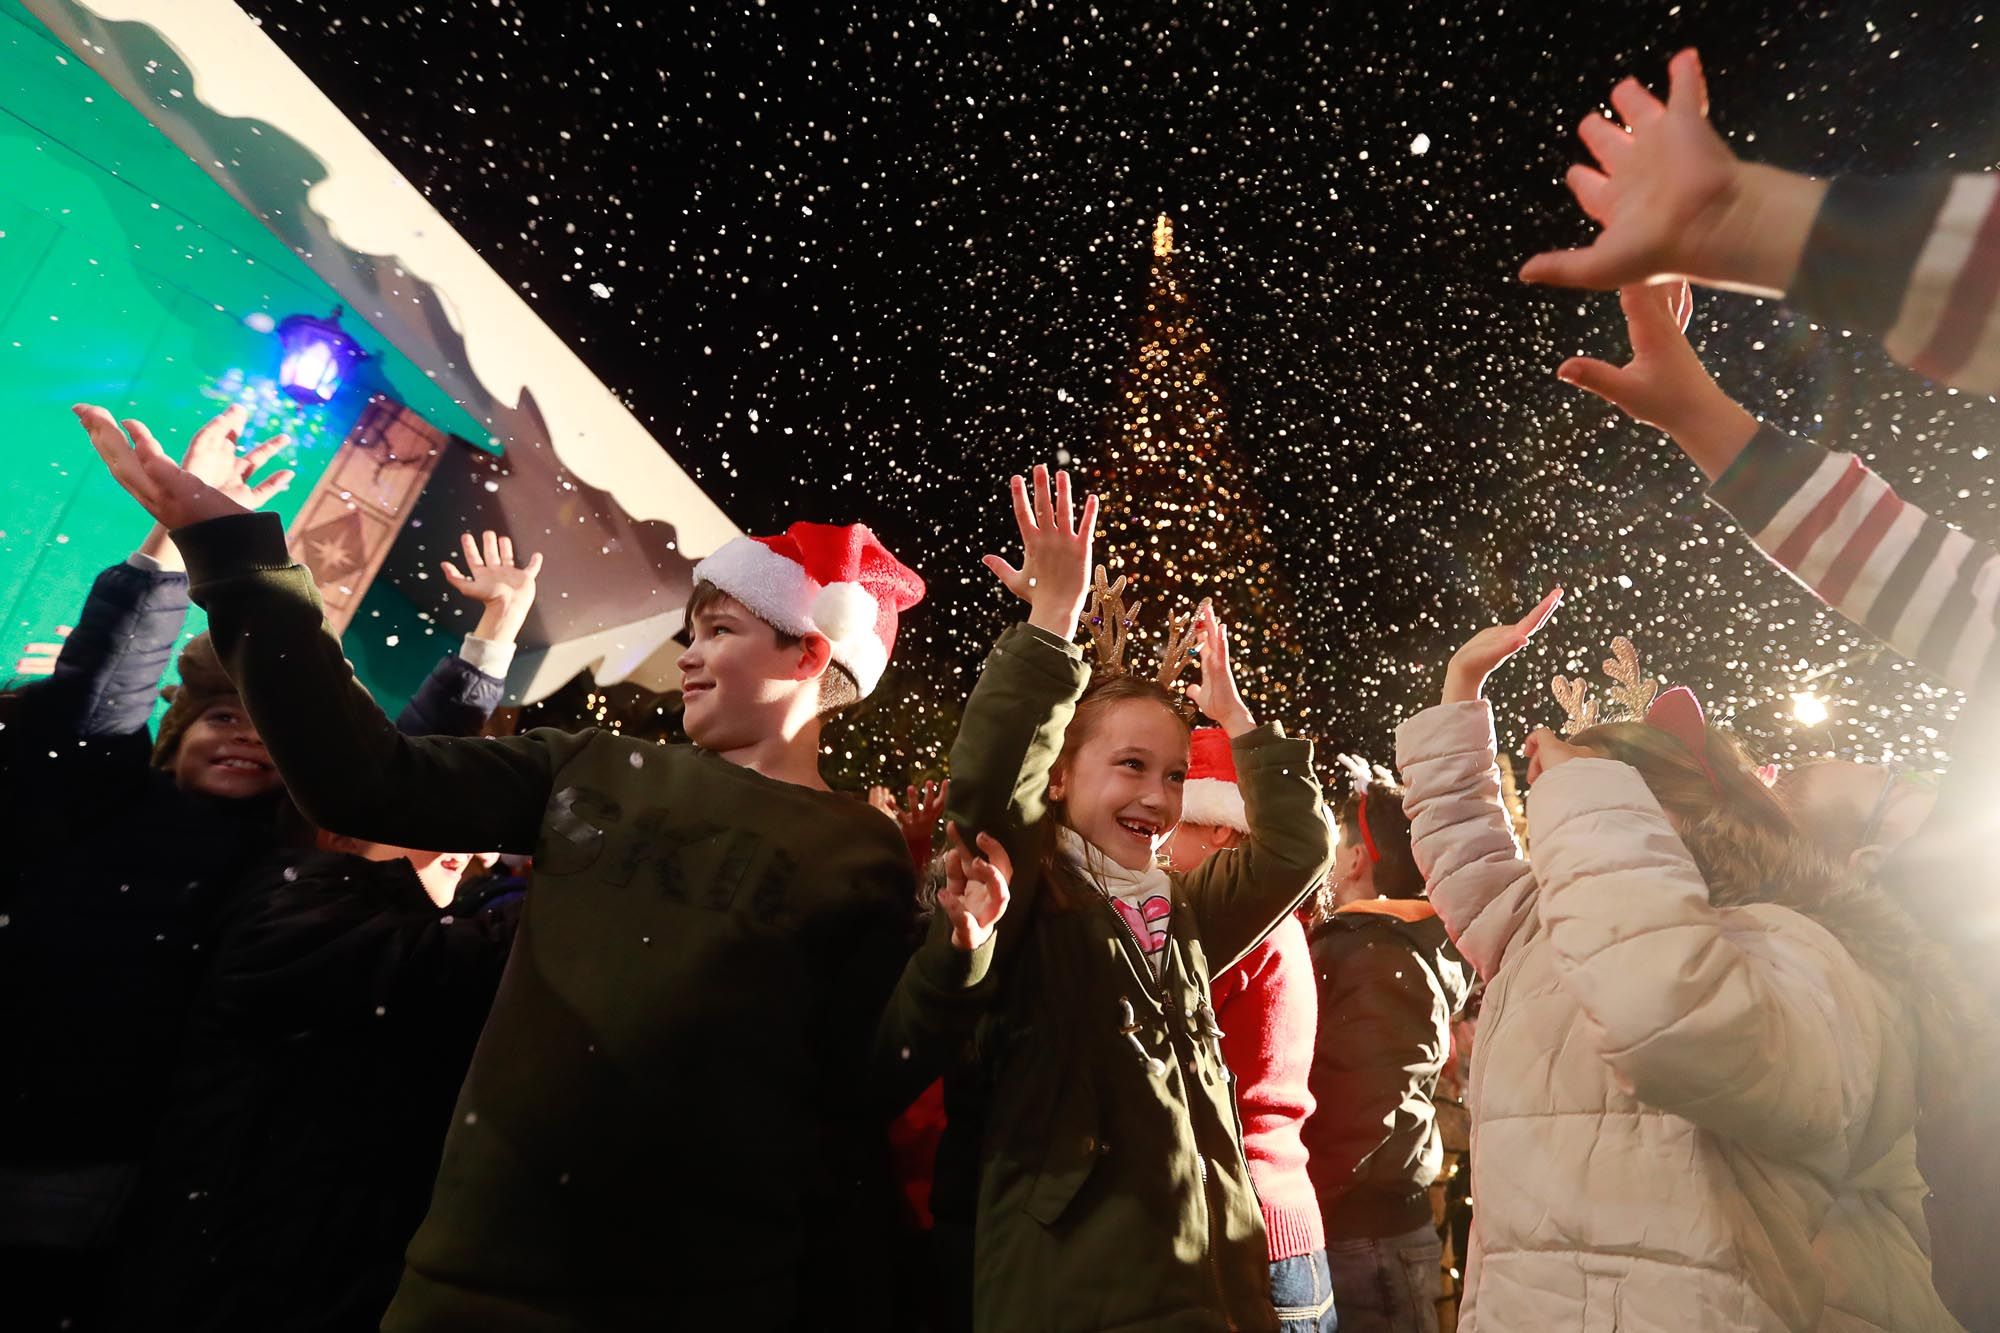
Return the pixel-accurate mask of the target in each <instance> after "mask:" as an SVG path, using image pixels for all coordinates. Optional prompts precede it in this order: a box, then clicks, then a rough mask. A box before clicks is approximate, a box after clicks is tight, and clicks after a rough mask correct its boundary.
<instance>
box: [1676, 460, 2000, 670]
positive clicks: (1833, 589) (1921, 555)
mask: <svg viewBox="0 0 2000 1333" xmlns="http://www.w3.org/2000/svg"><path fill="white" fill-rule="evenodd" d="M1709 498H1710V499H1711V500H1713V501H1715V503H1717V504H1718V505H1720V506H1722V508H1724V509H1726V510H1727V511H1728V512H1729V514H1730V516H1731V517H1732V518H1734V519H1735V520H1736V521H1737V522H1738V523H1739V524H1741V525H1742V527H1743V530H1744V532H1746V533H1747V534H1749V537H1750V540H1751V541H1753V542H1755V543H1756V544H1757V546H1758V547H1759V548H1760V549H1761V550H1762V551H1763V552H1764V554H1766V555H1768V556H1769V557H1771V559H1772V560H1774V561H1776V562H1777V563H1778V564H1779V565H1782V566H1783V567H1784V568H1785V569H1786V570H1788V571H1790V573H1791V574H1792V575H1793V577H1795V578H1797V579H1798V580H1799V582H1801V583H1803V584H1805V585H1806V587H1807V588H1808V589H1810V590H1811V591H1812V592H1813V593H1814V595H1816V596H1817V597H1819V599H1820V600H1821V601H1823V602H1825V603H1826V604H1827V605H1829V606H1831V607H1833V608H1834V609H1835V610H1837V611H1839V612H1840V613H1841V614H1842V615H1844V616H1846V617H1847V618H1848V619H1849V620H1852V621H1854V622H1855V623H1856V624H1858V625H1860V626H1861V627H1863V628H1864V629H1866V630H1867V631H1868V632H1869V633H1871V634H1873V635H1874V636H1875V637H1876V638H1878V639H1880V640H1882V641H1883V642H1885V643H1887V644H1888V645H1889V646H1890V647H1892V648H1894V649H1895V650H1896V651H1897V652H1899V653H1902V654H1903V655H1904V656H1905V657H1908V658H1910V659H1911V660H1912V661H1914V662H1916V663H1917V664H1918V665H1919V666H1922V667H1923V668H1924V669H1925V670H1927V671H1930V672H1931V673H1933V674H1934V675H1937V676H1939V677H1940V678H1942V679H1943V680H1945V681H1946V682H1948V683H1949V684H1951V685H1953V686H1955V687H1957V688H1958V689H1962V690H1972V689H1975V688H1977V687H1978V686H1980V685H1981V684H1983V683H1986V682H1989V681H1991V680H1993V679H1994V678H1995V673H1996V671H2000V662H1996V654H1995V651H1994V649H1995V644H1996V640H2000V634H1996V630H1997V629H2000V554H1996V553H1995V552H1994V550H1993V548H1992V547H1990V546H1987V545H1985V544H1983V543H1981V542H1975V541H1974V540H1972V538H1970V537H1968V536H1966V535H1965V534H1964V533H1962V532H1960V531H1959V530H1958V529H1957V528H1954V527H1951V526H1950V525H1948V524H1946V523H1943V522H1940V521H1939V520H1937V519H1934V518H1932V517H1931V516H1930V515H1929V514H1926V513H1924V511H1923V510H1921V509H1918V508H1917V507H1916V506H1914V505H1910V504H1905V503H1904V502H1903V501H1902V500H1901V499H1899V498H1898V497H1897V495H1896V493H1895V491H1893V490H1891V489H1890V488H1889V484H1888V483H1887V482H1885V481H1883V480H1882V479H1881V478H1880V477H1878V476H1876V475H1875V474H1874V473H1873V472H1871V471H1869V470H1868V468H1867V467H1866V466H1864V465H1863V464H1862V462H1861V460H1860V459H1859V458H1856V457H1855V456H1854V455H1852V454H1842V453H1833V452H1830V451H1828V450H1826V449H1822V448H1820V447H1819V446H1818V445H1816V444H1813V443H1810V442H1809V441H1806V440H1800V439H1795V438H1793V437H1792V436H1790V435H1786V434H1785V433H1784V432H1782V431H1779V430H1774V429H1773V428H1771V427H1770V426H1765V427H1763V428H1762V429H1761V430H1759V431H1758V432H1757V435H1756V438H1755V439H1753V440H1751V442H1750V444H1749V446H1748V447H1747V448H1745V449H1744V450H1743V453H1742V454H1741V455H1740V456H1739V457H1738V458H1737V460H1736V462H1735V463H1733V464H1732V465H1731V466H1730V468H1729V470H1728V471H1727V472H1725V473H1723V474H1722V476H1721V477H1719V478H1717V480H1716V482H1715V485H1714V486H1713V487H1711V488H1710V490H1709Z"/></svg>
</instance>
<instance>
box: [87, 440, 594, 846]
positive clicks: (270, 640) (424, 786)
mask: <svg viewBox="0 0 2000 1333" xmlns="http://www.w3.org/2000/svg"><path fill="white" fill-rule="evenodd" d="M78 416H79V418H80V419H81V420H82V421H83V424H84V427H85V429H86V431H87V432H88V434H89V436H90V442H91V445H92V447H93V448H94V449H96V451H97V453H98V456H99V457H100V458H101V459H103V461H104V463H105V466H106V467H107V468H109V469H110V471H111V473H112V475H113V476H114V477H115V478H117V480H118V482H119V484H120V485H122V486H123V487H124V488H125V489H126V490H127V492H128V493H130V494H131V495H132V496H133V498H134V499H135V500H137V501H138V502H139V503H140V504H141V505H143V506H144V507H145V508H146V509H147V511H148V512H150V513H151V514H152V515H153V517H154V518H155V519H156V520H158V521H159V522H161V523H163V524H165V525H166V526H167V527H168V528H169V529H170V530H171V531H172V532H173V535H174V543H175V545H176V546H178V547H179V548H180V550H181V553H182V555H183V556H184V557H185V558H186V559H187V562H188V568H189V572H190V585H191V590H192V593H193V596H194V599H195V601H196V602H198V603H199V604H201V605H202V606H204V607H206V608H207V610H208V615H209V634H210V635H211V637H212V638H213V639H214V641H215V648H216V652H217V654H218V655H219V656H220V657H221V658H222V661H223V663H224V665H225V666H226V667H227V668H228V670H229V675H230V679H232V680H234V681H235V682H236V685H237V688H238V689H239V690H241V691H242V694H243V702H244V706H245V707H246V708H248V709H249V710H250V715H251V718H252V719H253V720H254V721H255V722H256V724H257V731H258V734H259V735H260V736H261V737H262V738H263V740H264V743H265V746H266V747H267V748H268V749H269V750H270V753H271V758H272V760H273V761H274V762H275V763H276V764H277V766H278V771H279V772H280V773H281V774H282V775H283V776H284V779H285V785H286V787H287V789H288V790H289V791H290V793H291V795H292V799H293V800H294V801H295V802H296V803H297V804H298V806H299V808H300V810H302V811H303V812H304V813H305V814H306V816H307V817H308V818H310V819H312V820H313V821H314V822H315V823H317V824H319V825H320V826H321V827H323V828H329V829H332V830H335V831H336V832H340V833H345V834H348V835H350V836H352V837H357V838H364V839H367V840H368V841H370V842H386V843H392V844H395V845H397V846H401V847H418V848H433V849H441V850H447V851H450V850H459V849H463V848H466V847H479V848H490V849H493V850H497V851H510V852H532V851H533V850H534V848H535V838H536V834H537V832H538V831H539V829H540V827H541V821H542V814H543V811H544V809H545V808H546V807H547V805H548V801H549V795H550V787H551V784H552V781H553V778H554V774H555V772H556V770H557V769H558V768H559V767H560V766H561V765H562V763H564V762H566V760H567V758H568V757H569V756H570V755H572V754H574V753H575V752H577V751H578V750H580V749H581V748H582V747H583V746H584V745H586V744H588V743H589V734H588V733H586V734H585V735H583V736H566V735H562V734H559V733H555V732H549V731H537V732H534V733H531V734H529V735H527V736H520V737H510V738H508V739H506V740H457V739H443V738H425V739H417V740H413V739H410V738H408V737H405V736H402V735H400V734H399V733H398V732H397V731H396V729H395V727H394V726H392V725H390V722H389V719H388V718H387V717H386V716H385V715H384V714H383V712H382V710H381V709H380V708H379V707H377V706H376V704H375V701H374V700H373V699H371V698H370V697H369V695H368V692H367V691H366V690H364V689H363V688H361V685H360V684H359V682H357V681H356V680H355V679H354V671H353V668H352V667H350V666H349V665H348V663H347V660H346V659H345V658H344V657H343V656H342V655H341V652H340V644H339V641H338V640H336V639H335V638H334V637H333V636H332V635H331V634H329V633H327V632H326V629H325V626H324V623H323V621H322V619H321V617H320V610H319V599H318V596H317V594H316V592H315V591H314V588H313V582H312V576H311V574H310V573H309V572H308V571H307V570H305V569H304V568H302V567H301V566H299V565H297V564H295V563H293V561H292V558H291V554H290V552H289V551H287V550H286V548H285V534H284V529H283V528H282V527H281V526H280V525H279V523H278V521H277V519H276V518H274V517H272V516H270V515H265V514H252V513H250V512H248V511H247V510H245V509H244V508H243V507H242V506H241V505H240V504H238V503H236V502H235V501H234V500H232V499H230V498H229V497H228V496H226V495H223V494H222V493H220V492H219V491H217V490H216V489H215V488H213V487H211V486H209V485H207V484H205V483H204V482H202V481H201V480H200V479H199V478H197V477H193V476H190V475H189V474H188V473H186V472H185V471H183V470H182V469H181V468H179V467H177V466H176V465H175V464H174V462H173V460H172V459H170V458H168V457H167V456H166V453H165V451H164V450H162V449H161V448H160V446H159V444H158V442H157V441H155V440H154V439H153V437H152V434H151V432H149V431H147V430H146V428H145V426H144V425H143V424H141V423H139V422H136V421H134V422H127V423H126V428H127V430H129V431H130V433H131V436H132V440H131V441H130V442H128V441H127V439H126V435H125V433H124V432H123V431H121V430H120V429H119V427H118V426H117V425H116V424H114V423H113V422H112V420H111V417H110V414H109V413H106V412H104V411H103V410H102V409H80V410H79V412H78Z"/></svg>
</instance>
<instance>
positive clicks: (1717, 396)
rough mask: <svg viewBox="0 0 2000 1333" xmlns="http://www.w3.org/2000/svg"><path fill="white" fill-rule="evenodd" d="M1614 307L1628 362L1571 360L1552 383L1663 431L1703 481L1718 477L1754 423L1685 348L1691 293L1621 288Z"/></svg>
mask: <svg viewBox="0 0 2000 1333" xmlns="http://www.w3.org/2000/svg"><path fill="white" fill-rule="evenodd" d="M1618 304H1619V306H1620V307H1621V308H1622V309H1623V310H1624V311H1625V330H1626V333H1627V334H1628V335H1629V336H1630V338H1631V340H1632V359H1631V360H1630V361H1628V362H1626V363H1625V364H1624V365H1623V366H1614V365H1612V364H1611V363H1610V362H1608V361H1600V360H1598V359H1597V358H1596V357H1589V356H1573V357H1571V358H1570V359H1569V360H1567V361H1565V362H1563V363H1562V365H1560V366H1558V367H1557V368H1556V377H1557V378H1558V379H1560V380H1562V381H1563V382H1564V383H1566V384H1574V385H1575V386H1576V387H1578V388H1579V389H1585V390H1588V391H1589V392H1591V393H1594V394H1596V395H1597V396H1598V397H1599V398H1602V399H1604V400H1605V401H1606V402H1608V403H1610V404H1611V405H1612V406H1613V407H1615V408H1617V409H1618V410H1619V411H1621V412H1623V413H1624V414H1625V415H1626V416H1628V417H1631V418H1632V419H1633V420H1634V421H1637V422H1640V423H1641V424H1643V425H1647V426H1651V427H1653V428H1654V429H1656V430H1663V431H1665V432H1666V433H1667V434H1669V435H1671V436H1673V438H1674V442H1675V443H1676V444H1678V445H1680V447H1681V449H1682V450H1683V451H1684V452H1686V454H1687V455H1688V457H1689V458H1691V459H1692V460H1694V463H1695V465H1696V466H1697V467H1699V468H1701V470H1702V471H1703V472H1705V473H1706V474H1708V476H1709V477H1710V479H1714V478H1716V477H1719V476H1721V475H1722V474H1723V472H1724V471H1725V470H1727V469H1728V467H1729V465H1730V464H1731V463H1733V462H1735V461H1736V456H1737V455H1738V454H1739V453H1741V452H1743V446H1744V445H1746V444H1748V443H1749V442H1750V439H1751V437H1752V436H1754V435H1755V434H1756V433H1757V418H1755V417H1753V416H1751V415H1750V413H1748V412H1747V411H1745V410H1744V409H1743V408H1742V407H1741V406H1740V405H1739V404H1738V403H1737V402H1736V401H1735V400H1734V399H1732V398H1730V396H1729V395H1728V394H1726V393H1724V392H1723V391H1722V388H1721V386H1720V385H1718V384H1717V383H1716V382H1715V379H1714V377H1713V376H1711V375H1710V374H1709V373H1708V370H1707V368H1706V367H1704V366H1703V365H1702V364H1701V358H1700V357H1698V356H1696V355H1695V351H1694V348H1693V347H1692V346H1690V345H1689V344H1688V340H1687V334H1686V332H1685V330H1686V329H1687V322H1688V317H1689V316H1690V315H1691V314H1692V313H1693V311H1694V293H1693V290H1692V289H1691V288H1689V286H1688V285H1687V284H1686V283H1684V282H1680V283H1669V284H1665V285H1662V286H1654V287H1625V288H1621V289H1620V290H1619V293H1618Z"/></svg>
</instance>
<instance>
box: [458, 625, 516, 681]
mask: <svg viewBox="0 0 2000 1333" xmlns="http://www.w3.org/2000/svg"><path fill="white" fill-rule="evenodd" d="M458 655H459V657H460V659H461V660H463V661H464V662H465V664H466V665H467V666H469V667H471V668H472V669H473V670H475V671H484V672H485V673H486V674H487V675H489V676H497V677H499V678H500V679H501V680H505V679H507V668H508V667H510V666H512V665H514V645H513V644H511V643H501V642H500V641H499V640H497V639H482V638H480V637H479V636H478V635H477V634H468V635H466V636H465V642H464V643H462V644H460V645H459V646H458Z"/></svg>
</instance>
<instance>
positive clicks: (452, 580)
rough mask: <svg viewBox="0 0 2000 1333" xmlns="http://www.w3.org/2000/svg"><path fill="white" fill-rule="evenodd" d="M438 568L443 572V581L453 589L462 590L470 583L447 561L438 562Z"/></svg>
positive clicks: (455, 566) (457, 568)
mask: <svg viewBox="0 0 2000 1333" xmlns="http://www.w3.org/2000/svg"><path fill="white" fill-rule="evenodd" d="M438 568H439V569H442V570H443V571H444V581H445V582H446V583H449V584H450V585H451V586H452V587H454V588H460V589H463V588H464V587H465V586H466V585H467V584H469V583H471V582H472V580H471V579H469V578H467V577H465V575H464V573H463V572H461V571H460V569H459V567H458V566H457V565H454V564H453V563H451V561H449V560H440V561H438Z"/></svg>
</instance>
